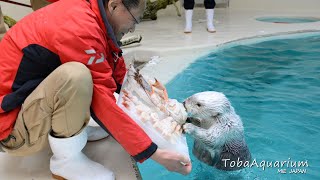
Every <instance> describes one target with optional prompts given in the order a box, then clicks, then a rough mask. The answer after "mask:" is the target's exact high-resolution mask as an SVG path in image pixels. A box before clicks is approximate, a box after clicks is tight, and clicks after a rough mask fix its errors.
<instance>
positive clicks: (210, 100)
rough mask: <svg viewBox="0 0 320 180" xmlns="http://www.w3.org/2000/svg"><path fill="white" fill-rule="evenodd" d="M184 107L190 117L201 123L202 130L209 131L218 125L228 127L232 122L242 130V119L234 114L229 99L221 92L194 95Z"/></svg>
mask: <svg viewBox="0 0 320 180" xmlns="http://www.w3.org/2000/svg"><path fill="white" fill-rule="evenodd" d="M184 106H185V108H186V110H187V112H188V113H189V114H190V116H191V117H193V118H195V119H197V120H198V121H199V123H200V126H201V127H202V128H205V129H208V128H210V127H211V126H212V125H214V124H216V123H219V124H221V125H227V124H229V123H230V120H231V121H235V122H236V124H237V126H239V125H240V128H242V123H241V120H240V117H239V116H238V115H237V114H236V113H235V112H234V109H233V107H232V106H231V103H230V102H229V100H228V98H227V97H226V96H225V95H224V94H222V93H220V92H215V91H205V92H200V93H197V94H194V95H192V96H191V97H189V98H188V99H186V100H185V101H184ZM226 116H228V117H226ZM230 116H233V117H230ZM238 123H240V124H238Z"/></svg>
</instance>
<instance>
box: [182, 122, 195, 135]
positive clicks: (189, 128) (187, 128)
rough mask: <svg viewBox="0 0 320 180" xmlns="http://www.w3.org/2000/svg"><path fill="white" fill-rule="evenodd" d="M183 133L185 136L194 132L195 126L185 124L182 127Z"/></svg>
mask: <svg viewBox="0 0 320 180" xmlns="http://www.w3.org/2000/svg"><path fill="white" fill-rule="evenodd" d="M182 128H183V131H184V132H185V133H187V134H192V133H193V132H194V130H195V126H194V125H193V124H191V123H185V124H184V125H183V126H182Z"/></svg>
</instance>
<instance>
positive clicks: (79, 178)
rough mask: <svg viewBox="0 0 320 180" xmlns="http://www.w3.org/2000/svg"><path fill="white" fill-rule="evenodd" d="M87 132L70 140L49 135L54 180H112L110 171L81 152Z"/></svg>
mask: <svg viewBox="0 0 320 180" xmlns="http://www.w3.org/2000/svg"><path fill="white" fill-rule="evenodd" d="M87 138H88V135H87V132H86V131H85V130H84V131H82V132H81V133H80V134H78V135H76V136H73V137H70V138H55V137H52V136H51V135H50V134H49V144H50V147H51V150H52V152H53V156H52V157H51V159H50V170H51V172H52V176H53V177H54V178H55V179H59V180H62V179H68V180H88V179H90V180H114V179H115V176H114V174H113V172H112V171H110V170H109V169H107V168H105V167H104V166H102V165H101V164H99V163H96V162H94V161H92V160H90V159H89V158H88V157H87V156H86V155H84V154H83V153H82V152H81V150H82V149H83V148H84V146H85V145H86V143H87Z"/></svg>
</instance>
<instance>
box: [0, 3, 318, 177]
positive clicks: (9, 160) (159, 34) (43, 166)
mask: <svg viewBox="0 0 320 180" xmlns="http://www.w3.org/2000/svg"><path fill="white" fill-rule="evenodd" d="M19 2H24V3H28V2H29V1H28V0H21V1H19ZM1 6H2V8H3V11H4V13H5V14H8V15H10V16H12V17H14V18H16V19H20V18H21V17H23V16H24V15H25V14H28V13H30V12H31V10H30V9H28V8H17V7H15V6H11V5H10V6H8V5H7V4H6V3H3V2H1ZM319 8H320V7H319ZM264 15H273V16H277V15H289V16H314V17H320V11H318V12H301V13H299V12H294V13H293V12H286V11H285V10H282V11H281V12H280V11H279V12H275V11H274V12H272V11H269V12H267V11H265V12H261V11H254V10H252V11H248V10H246V11H244V10H242V11H241V10H235V9H217V10H216V16H215V24H216V29H217V33H214V34H211V33H208V32H207V31H206V29H205V28H206V27H205V26H206V22H205V11H204V9H202V8H199V9H195V12H194V18H193V22H194V23H193V32H192V33H191V34H184V33H183V25H184V17H177V16H176V12H175V10H174V8H173V7H169V8H167V9H166V10H161V11H160V12H159V13H158V20H157V21H148V22H142V23H141V24H140V25H138V26H137V28H136V32H135V33H134V34H141V35H142V36H143V40H142V43H141V44H140V45H137V46H131V47H126V48H124V49H123V50H124V52H125V57H126V60H128V61H130V60H132V59H139V60H143V61H145V60H149V59H150V57H151V56H155V55H157V56H159V57H160V58H159V60H160V62H158V63H157V64H156V65H153V66H148V67H146V68H144V69H143V72H144V73H147V74H149V75H151V76H155V77H157V78H158V79H159V80H160V81H162V82H164V83H166V82H168V81H169V80H170V79H171V78H172V77H174V76H175V75H176V74H177V73H179V72H181V71H182V70H183V69H184V68H185V67H186V66H187V65H188V64H189V63H191V62H192V61H193V60H194V59H195V58H197V57H199V56H200V55H201V54H204V53H206V52H207V51H208V49H213V48H214V47H215V46H217V45H219V44H223V43H226V42H230V41H234V40H237V39H242V38H247V37H253V36H263V35H268V34H275V33H282V32H293V31H301V30H320V22H316V23H307V24H274V23H264V22H258V21H256V20H255V19H254V18H255V17H259V16H264ZM85 153H86V154H87V155H88V156H89V157H91V158H92V159H94V160H96V161H98V162H100V163H102V164H104V165H105V166H107V167H109V168H111V169H112V170H113V171H114V172H115V173H116V175H117V179H123V180H128V179H135V175H134V173H133V170H132V168H131V167H132V163H131V159H130V158H129V156H128V155H127V154H126V153H125V151H124V150H123V149H122V148H121V146H119V145H118V144H117V143H116V142H115V141H114V140H112V138H108V139H106V140H103V141H100V142H93V143H88V145H87V147H86V148H85ZM50 155H51V152H50V150H48V149H46V150H44V151H42V152H41V153H39V154H37V155H34V156H30V157H23V158H21V157H10V156H8V155H7V154H0V159H1V160H0V179H19V180H20V179H34V180H36V179H50V171H49V164H48V162H49V158H50ZM126 169H130V172H129V171H127V170H126Z"/></svg>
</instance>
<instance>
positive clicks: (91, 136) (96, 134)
mask: <svg viewBox="0 0 320 180" xmlns="http://www.w3.org/2000/svg"><path fill="white" fill-rule="evenodd" d="M86 131H87V134H88V141H99V140H101V139H104V138H106V137H108V136H109V134H108V133H107V132H106V131H105V130H104V129H102V128H101V127H100V126H87V127H86Z"/></svg>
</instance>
